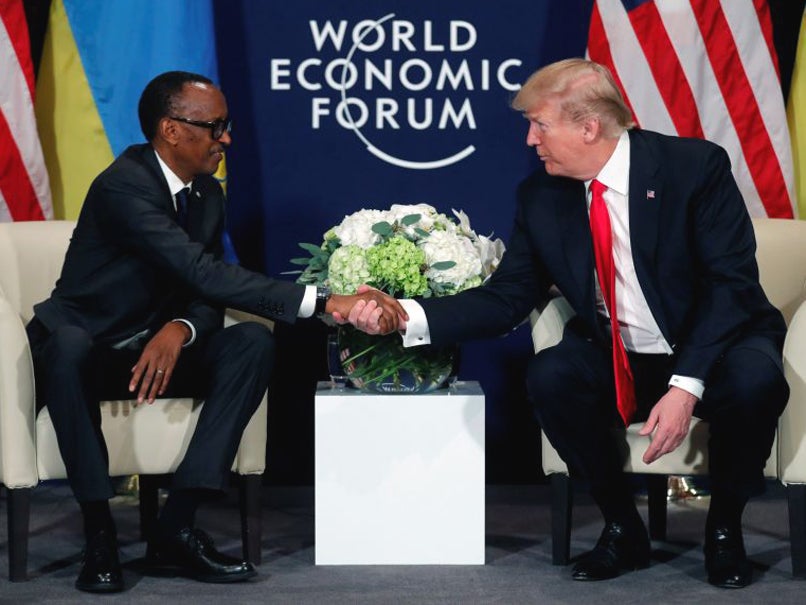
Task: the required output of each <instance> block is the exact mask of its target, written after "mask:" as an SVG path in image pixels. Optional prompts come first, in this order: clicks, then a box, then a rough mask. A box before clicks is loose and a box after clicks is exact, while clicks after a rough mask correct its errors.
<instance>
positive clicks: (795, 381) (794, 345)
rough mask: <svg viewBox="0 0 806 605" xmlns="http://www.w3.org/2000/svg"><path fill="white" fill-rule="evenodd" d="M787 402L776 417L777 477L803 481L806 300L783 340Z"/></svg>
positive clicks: (805, 464) (805, 472) (805, 479)
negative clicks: (787, 385) (787, 390)
mask: <svg viewBox="0 0 806 605" xmlns="http://www.w3.org/2000/svg"><path fill="white" fill-rule="evenodd" d="M784 375H785V376H786V380H787V382H788V383H789V389H790V393H789V403H788V404H787V406H786V408H785V409H784V413H783V414H781V418H780V419H779V420H778V478H779V479H780V480H781V481H782V482H783V483H785V484H789V483H806V302H802V303H801V304H800V307H799V308H798V310H797V311H796V312H795V315H794V316H793V317H792V321H791V322H790V323H789V330H788V331H787V333H786V341H785V343H784Z"/></svg>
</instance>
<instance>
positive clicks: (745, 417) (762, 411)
mask: <svg viewBox="0 0 806 605" xmlns="http://www.w3.org/2000/svg"><path fill="white" fill-rule="evenodd" d="M788 398H789V386H788V385H787V383H786V379H785V378H784V374H783V367H782V362H781V350H780V346H779V345H778V344H777V343H776V342H775V341H773V340H770V339H767V338H761V337H759V336H751V337H748V338H744V339H743V340H741V341H739V342H738V343H736V344H735V345H734V346H732V347H731V348H730V349H729V350H728V351H726V353H725V355H724V356H723V357H722V358H721V359H720V361H719V362H718V363H717V364H716V366H715V367H714V370H713V371H712V372H711V375H710V376H709V377H708V380H707V382H706V388H705V393H704V394H703V400H702V401H701V402H700V403H699V404H698V405H697V407H696V408H695V410H694V413H695V414H696V415H697V416H699V417H701V418H703V419H704V420H707V421H708V423H709V427H710V441H709V458H710V473H711V491H712V494H713V495H714V498H717V499H718V498H721V497H728V498H731V499H732V500H736V501H746V500H747V498H749V497H752V496H756V495H759V494H761V493H763V491H764V488H765V480H764V466H765V464H766V461H767V458H769V455H770V451H771V449H772V444H773V441H774V439H775V430H776V427H777V423H778V417H779V416H780V415H781V412H782V411H783V409H784V407H785V406H786V402H787V400H788Z"/></svg>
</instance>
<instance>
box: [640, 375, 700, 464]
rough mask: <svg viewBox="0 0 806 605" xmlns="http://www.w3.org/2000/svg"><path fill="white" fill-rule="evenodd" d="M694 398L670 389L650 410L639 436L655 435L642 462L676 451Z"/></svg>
mask: <svg viewBox="0 0 806 605" xmlns="http://www.w3.org/2000/svg"><path fill="white" fill-rule="evenodd" d="M696 403H697V398H696V397H695V396H694V395H692V394H691V393H689V392H688V391H684V390H683V389H680V388H678V387H671V388H670V389H669V390H668V391H667V392H666V394H665V395H664V396H663V397H661V398H660V401H658V403H656V404H655V406H654V407H653V408H652V412H650V414H649V418H648V419H647V421H646V423H644V426H643V427H641V430H640V431H639V432H638V434H639V435H645V436H646V435H650V434H651V433H652V432H653V431H654V432H655V435H654V437H652V441H651V442H650V444H649V447H648V448H646V451H645V452H644V462H645V463H646V464H651V463H652V462H654V461H655V460H657V459H658V458H660V457H661V456H663V455H664V454H668V453H669V452H672V451H674V450H675V449H677V446H678V445H680V444H681V443H682V442H683V439H685V437H686V435H687V434H688V429H689V424H690V422H691V416H692V413H693V412H694V404H696Z"/></svg>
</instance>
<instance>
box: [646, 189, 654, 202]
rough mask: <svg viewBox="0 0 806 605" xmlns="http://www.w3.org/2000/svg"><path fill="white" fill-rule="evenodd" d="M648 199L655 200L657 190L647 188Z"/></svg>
mask: <svg viewBox="0 0 806 605" xmlns="http://www.w3.org/2000/svg"><path fill="white" fill-rule="evenodd" d="M646 199H648V200H654V199H655V190H654V189H647V190H646Z"/></svg>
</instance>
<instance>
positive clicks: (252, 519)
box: [239, 475, 263, 565]
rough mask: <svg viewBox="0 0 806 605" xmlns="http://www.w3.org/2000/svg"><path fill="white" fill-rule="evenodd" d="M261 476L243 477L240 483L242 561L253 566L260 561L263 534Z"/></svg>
mask: <svg viewBox="0 0 806 605" xmlns="http://www.w3.org/2000/svg"><path fill="white" fill-rule="evenodd" d="M262 483H263V475H243V476H242V477H241V482H240V489H239V491H240V508H241V540H242V541H243V556H244V559H246V560H247V561H249V562H250V563H254V564H255V565H260V561H261V552H260V551H261V545H260V543H261V538H262V533H263V526H262V519H261V516H260V488H261V485H262Z"/></svg>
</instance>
